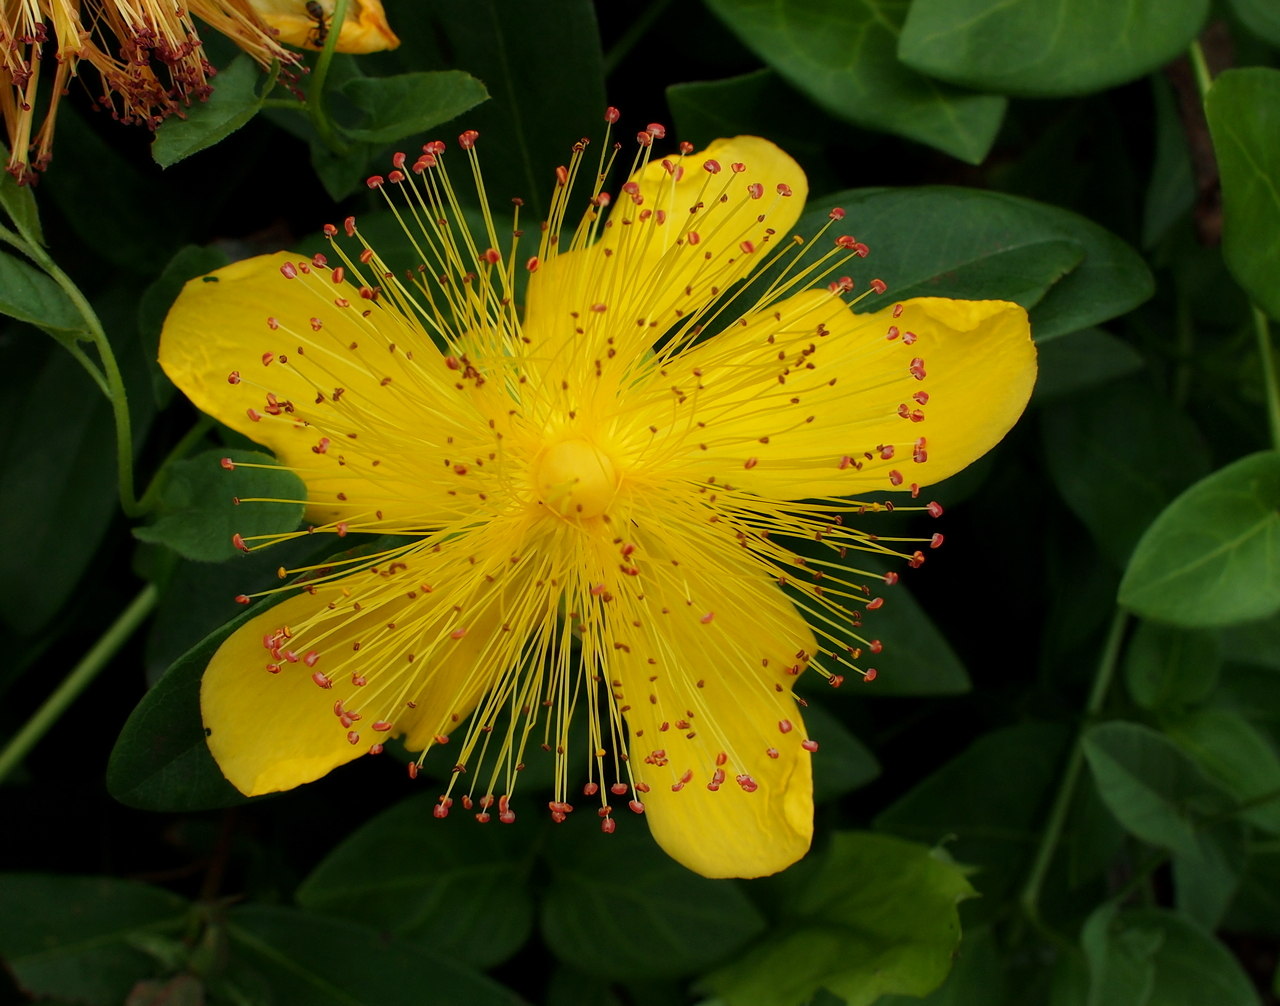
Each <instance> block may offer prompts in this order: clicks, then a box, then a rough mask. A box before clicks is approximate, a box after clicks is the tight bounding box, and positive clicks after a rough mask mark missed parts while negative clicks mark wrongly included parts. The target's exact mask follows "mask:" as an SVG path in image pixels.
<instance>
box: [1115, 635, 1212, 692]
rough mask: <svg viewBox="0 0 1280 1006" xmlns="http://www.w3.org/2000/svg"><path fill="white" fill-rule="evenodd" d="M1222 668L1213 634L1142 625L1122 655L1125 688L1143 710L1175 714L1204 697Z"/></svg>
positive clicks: (1210, 690)
mask: <svg viewBox="0 0 1280 1006" xmlns="http://www.w3.org/2000/svg"><path fill="white" fill-rule="evenodd" d="M1221 665H1222V655H1221V653H1220V649H1219V645H1218V635H1217V633H1214V632H1205V631H1202V630H1195V629H1179V628H1176V627H1174V626H1169V625H1161V624H1160V623H1158V622H1143V623H1142V624H1141V625H1139V626H1138V631H1137V632H1135V633H1134V634H1133V638H1132V639H1131V640H1130V641H1129V646H1128V648H1127V650H1126V651H1125V658H1124V676H1125V684H1126V686H1128V689H1129V694H1130V695H1131V696H1132V697H1133V701H1134V702H1136V703H1138V705H1140V706H1142V708H1143V709H1150V710H1153V711H1155V712H1160V713H1177V712H1181V711H1182V710H1184V709H1186V708H1187V707H1188V706H1194V705H1198V704H1199V703H1201V702H1203V701H1204V700H1205V699H1206V698H1208V696H1209V694H1210V693H1211V692H1212V691H1213V688H1214V685H1216V684H1217V682H1218V668H1219V667H1220V666H1221Z"/></svg>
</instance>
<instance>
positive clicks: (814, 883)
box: [702, 832, 973, 1006]
mask: <svg viewBox="0 0 1280 1006" xmlns="http://www.w3.org/2000/svg"><path fill="white" fill-rule="evenodd" d="M972 895H973V888H971V887H970V886H969V883H968V881H966V880H965V878H964V871H963V870H962V869H961V868H960V867H958V866H956V865H955V864H953V863H951V862H950V861H949V860H947V859H946V858H945V857H944V856H942V855H939V854H935V853H934V852H933V851H932V850H930V849H929V848H928V847H926V846H923V845H916V844H915V843H913V842H904V841H902V840H901V839H897V838H890V837H889V836H887V835H873V834H870V833H866V832H843V833H839V834H837V835H836V836H835V837H834V839H833V841H832V844H831V847H830V849H828V851H827V852H826V853H825V854H824V855H823V856H822V858H821V860H820V862H819V863H818V864H816V866H815V867H814V868H813V869H811V870H809V871H808V872H807V873H806V874H804V876H803V879H802V880H801V881H800V883H799V886H798V887H795V888H792V889H791V890H789V891H788V901H787V905H786V907H785V919H784V921H783V923H782V925H781V926H780V927H779V928H778V930H777V931H772V932H770V933H768V934H767V935H766V936H765V937H764V939H762V940H761V941H760V942H759V943H757V944H756V945H755V946H754V947H753V948H752V949H751V950H750V951H749V952H748V953H747V954H746V955H744V956H743V957H742V958H740V959H739V960H737V961H735V962H734V963H733V964H731V965H729V966H726V967H724V968H721V969H720V970H718V971H715V972H713V973H712V974H710V975H708V976H707V977H706V978H705V979H703V982H702V983H703V984H704V985H705V986H706V987H707V988H709V989H711V990H713V991H714V992H715V993H716V994H717V995H718V996H719V997H720V998H721V999H722V1000H723V1001H724V1002H725V1003H726V1004H727V1006H800V1004H801V1003H807V1002H808V1001H809V1000H810V998H811V997H812V996H813V995H815V994H816V993H817V992H818V990H819V989H824V988H825V989H827V990H829V991H830V992H832V993H834V994H835V995H836V996H840V997H843V999H844V1002H845V1004H846V1006H870V1004H871V1003H874V1002H876V1001H877V1000H878V999H879V998H880V996H882V995H886V994H890V993H896V994H903V995H913V996H922V995H925V994H926V993H928V992H931V991H932V990H933V989H934V988H936V987H937V986H938V985H939V984H940V983H941V982H942V980H943V979H944V978H945V977H946V976H947V972H948V971H949V970H950V969H951V960H952V957H953V956H954V954H955V950H956V946H957V945H958V944H959V942H960V921H959V918H958V912H957V907H958V905H959V902H960V901H962V900H964V899H965V898H968V897H971V896H972Z"/></svg>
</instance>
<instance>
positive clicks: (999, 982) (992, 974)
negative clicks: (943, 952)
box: [876, 926, 1039, 1006]
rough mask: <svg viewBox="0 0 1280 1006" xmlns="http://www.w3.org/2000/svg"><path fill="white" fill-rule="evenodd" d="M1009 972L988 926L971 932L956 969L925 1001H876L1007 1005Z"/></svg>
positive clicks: (908, 1005) (907, 1005) (904, 1005)
mask: <svg viewBox="0 0 1280 1006" xmlns="http://www.w3.org/2000/svg"><path fill="white" fill-rule="evenodd" d="M1005 968H1006V965H1005V961H1004V960H1003V959H1002V957H1001V954H1000V948H999V947H998V946H997V945H996V940H995V937H994V936H993V935H992V933H991V930H990V929H989V928H987V927H985V926H984V927H982V928H979V929H967V930H966V931H965V933H964V939H963V940H962V941H961V943H960V949H959V952H958V953H957V955H956V963H955V967H953V968H952V969H951V973H950V974H949V975H947V980H946V981H944V982H943V983H942V984H941V985H940V986H939V987H938V988H936V989H934V991H933V992H932V993H930V994H929V995H927V996H925V997H924V998H923V999H920V998H917V997H915V996H899V995H887V996H881V997H880V998H879V999H877V1000H876V1006H996V1004H1000V1003H1004V1002H1006V1001H1007V1000H1006V999H1005V996H1006V995H1007V994H1008V989H1007V987H1006V986H1007V985H1008V982H1007V980H1006V979H1005ZM1026 1001H1027V1002H1032V1001H1039V1000H1031V999H1028V1000H1026Z"/></svg>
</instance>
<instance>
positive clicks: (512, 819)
mask: <svg viewBox="0 0 1280 1006" xmlns="http://www.w3.org/2000/svg"><path fill="white" fill-rule="evenodd" d="M498 820H499V821H501V822H502V823H503V824H515V823H516V812H515V811H514V810H503V811H499V812H498Z"/></svg>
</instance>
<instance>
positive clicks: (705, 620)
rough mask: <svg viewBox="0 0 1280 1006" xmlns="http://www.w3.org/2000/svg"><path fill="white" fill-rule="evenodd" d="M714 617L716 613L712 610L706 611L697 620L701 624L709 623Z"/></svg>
mask: <svg viewBox="0 0 1280 1006" xmlns="http://www.w3.org/2000/svg"><path fill="white" fill-rule="evenodd" d="M715 617H716V613H715V612H714V611H708V612H707V613H706V614H705V615H703V616H702V617H701V618H699V619H698V621H699V622H701V623H702V624H703V625H710V624H711V622H712V620H713V619H714V618H715Z"/></svg>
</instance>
